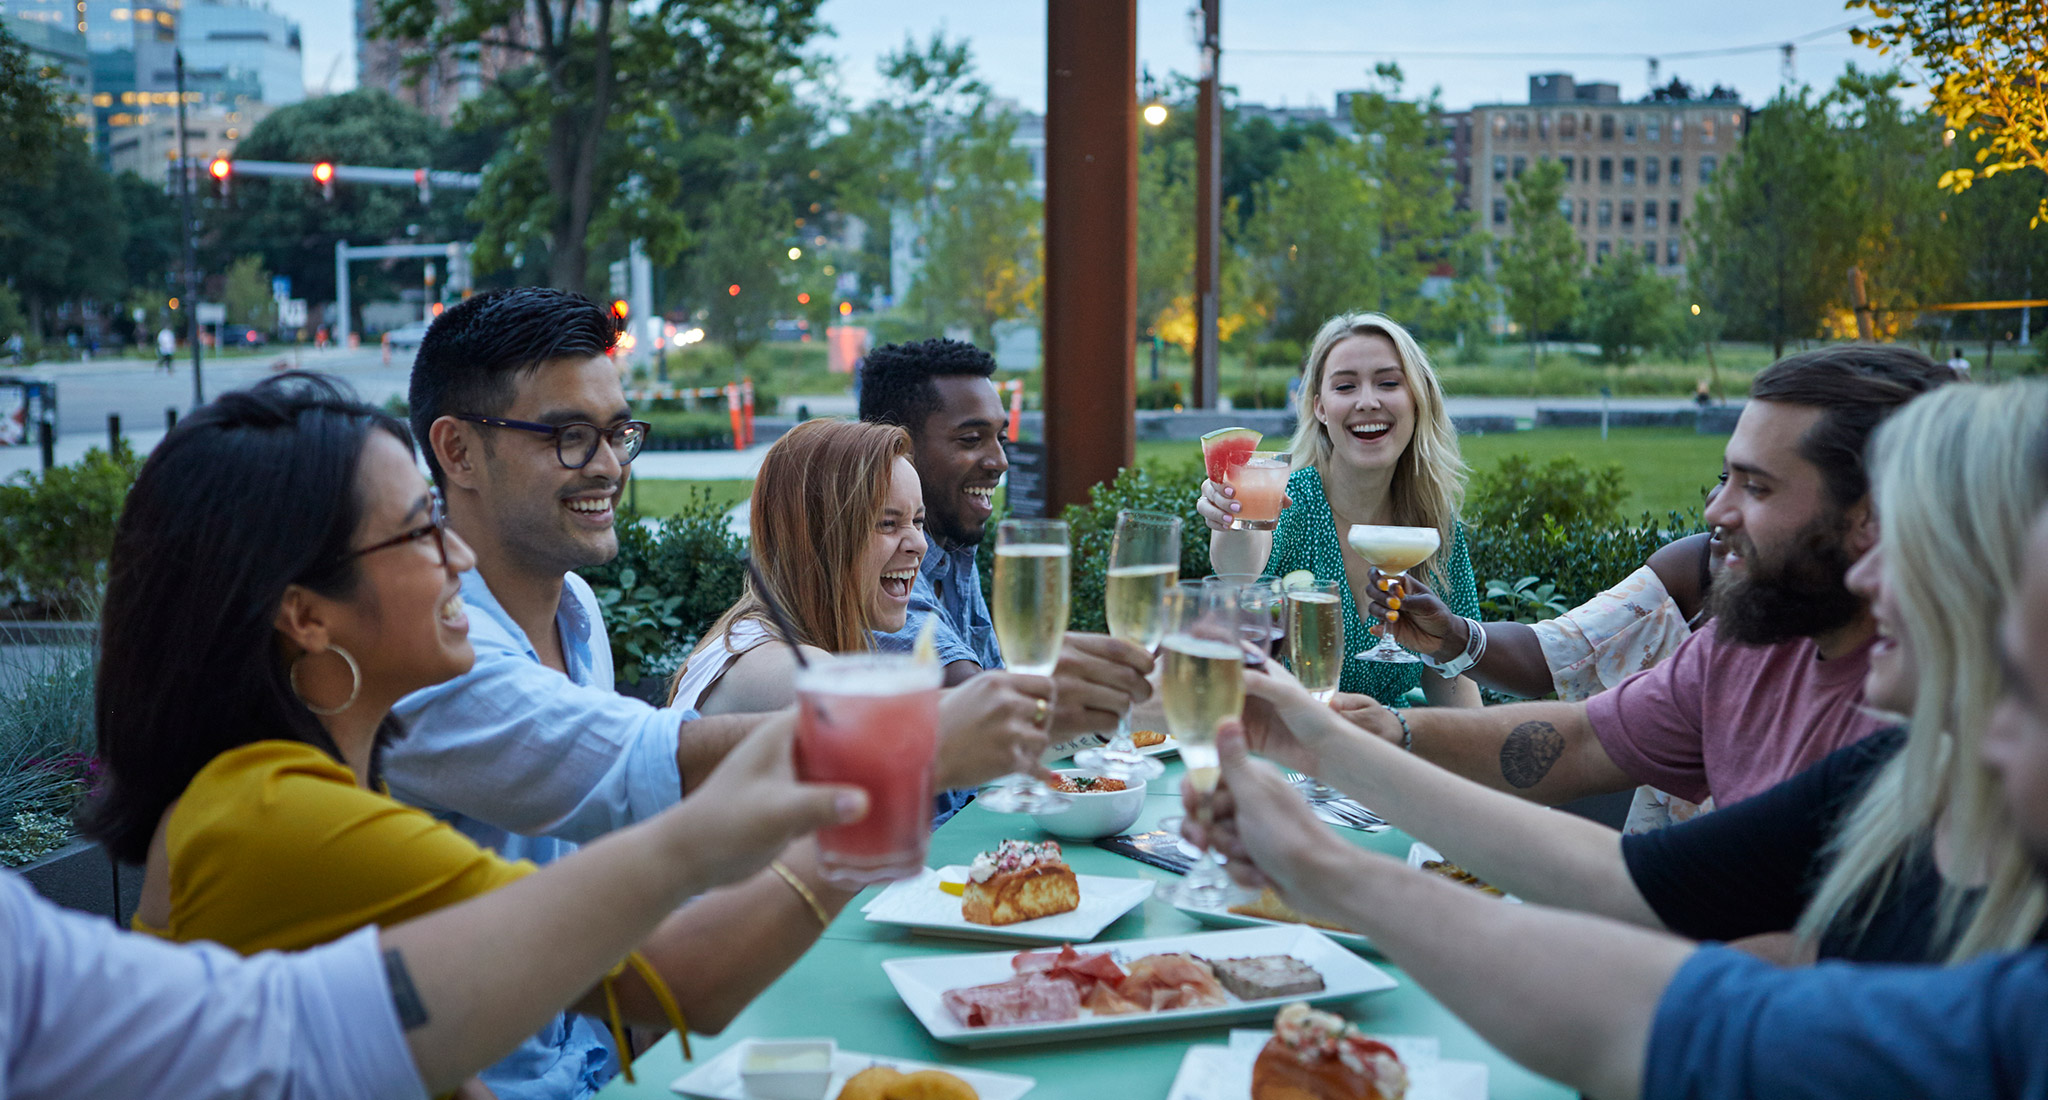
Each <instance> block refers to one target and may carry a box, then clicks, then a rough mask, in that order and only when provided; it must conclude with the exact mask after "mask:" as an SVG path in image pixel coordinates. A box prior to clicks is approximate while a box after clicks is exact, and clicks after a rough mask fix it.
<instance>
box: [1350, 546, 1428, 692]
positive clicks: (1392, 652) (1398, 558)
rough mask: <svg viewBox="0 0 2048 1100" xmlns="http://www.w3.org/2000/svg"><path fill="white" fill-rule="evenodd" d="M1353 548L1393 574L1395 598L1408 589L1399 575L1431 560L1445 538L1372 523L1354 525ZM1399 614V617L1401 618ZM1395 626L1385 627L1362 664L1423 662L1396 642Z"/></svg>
mask: <svg viewBox="0 0 2048 1100" xmlns="http://www.w3.org/2000/svg"><path fill="white" fill-rule="evenodd" d="M1349 537H1350V542H1351V548H1352V549H1353V550H1356V551H1358V556H1359V557H1362V558H1364V559H1365V560H1366V562H1367V563H1369V564H1370V565H1372V566H1373V568H1375V569H1378V570H1379V571H1380V572H1382V573H1388V574H1393V576H1390V577H1389V579H1388V582H1387V583H1388V584H1390V585H1392V586H1393V587H1392V588H1391V589H1390V590H1389V591H1390V592H1391V593H1392V595H1394V596H1397V597H1398V596H1399V595H1401V593H1402V592H1405V591H1407V589H1406V588H1405V587H1404V586H1402V584H1401V582H1402V580H1403V579H1404V578H1403V577H1401V576H1400V575H1399V574H1402V573H1405V572H1407V571H1408V570H1410V569H1413V568H1415V567H1416V566H1418V565H1421V564H1422V563H1423V562H1426V561H1428V560H1429V557H1430V555H1431V554H1434V553H1436V552H1437V548H1438V547H1440V546H1442V545H1443V536H1442V535H1440V534H1438V533H1437V529H1436V528H1434V527H1386V526H1380V525H1376V524H1370V523H1357V524H1353V525H1352V527H1351V532H1350V536H1349ZM1399 613H1400V612H1399V610H1398V609H1396V610H1395V614H1397V615H1398V614H1399ZM1393 625H1394V624H1393V623H1392V622H1388V623H1386V624H1385V625H1383V626H1382V627H1381V632H1380V644H1379V645H1376V646H1374V647H1373V648H1371V649H1368V650H1366V651H1365V652H1363V653H1360V654H1359V655H1358V659H1359V660H1361V661H1384V662H1386V663H1388V664H1396V665H1412V664H1414V663H1415V662H1417V661H1420V660H1421V659H1422V658H1420V657H1417V656H1416V655H1415V654H1413V653H1410V652H1408V651H1407V650H1405V649H1403V648H1401V646H1400V645H1398V644H1397V643H1396V642H1395V641H1394V630H1393Z"/></svg>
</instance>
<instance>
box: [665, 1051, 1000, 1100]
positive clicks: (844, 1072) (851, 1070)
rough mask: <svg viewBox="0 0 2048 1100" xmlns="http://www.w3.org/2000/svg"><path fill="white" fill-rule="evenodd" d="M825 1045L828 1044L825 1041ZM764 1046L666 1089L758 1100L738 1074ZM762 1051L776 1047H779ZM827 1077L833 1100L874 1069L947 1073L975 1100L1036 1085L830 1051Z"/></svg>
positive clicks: (714, 1099) (721, 1058) (732, 1054)
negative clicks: (829, 1075) (854, 1080)
mask: <svg viewBox="0 0 2048 1100" xmlns="http://www.w3.org/2000/svg"><path fill="white" fill-rule="evenodd" d="M826 1042H827V1043H828V1044H829V1040H828V1041H826ZM762 1045H764V1044H763V1043H761V1042H759V1041H756V1040H749V1041H747V1042H744V1043H734V1044H733V1045H732V1046H729V1047H727V1048H725V1050H724V1051H723V1052H721V1053H720V1054H719V1055H718V1056H717V1057H716V1058H713V1059H711V1060H710V1061H708V1062H705V1063H704V1064H703V1065H700V1066H698V1067H696V1068H695V1069H693V1070H691V1071H690V1072H688V1073H686V1074H684V1075H682V1076H681V1077H678V1078H676V1079H675V1080H674V1081H672V1082H670V1083H669V1086H668V1087H669V1089H670V1090H671V1091H674V1092H679V1093H682V1094H683V1095H684V1096H692V1097H698V1098H700V1100H760V1093H759V1092H756V1091H751V1090H749V1088H748V1087H747V1083H746V1082H745V1081H744V1080H742V1079H741V1075H740V1071H741V1069H742V1068H743V1067H745V1065H746V1064H747V1055H748V1052H749V1051H751V1050H754V1049H756V1048H758V1047H760V1046H762ZM765 1045H773V1046H781V1045H785V1044H783V1043H779V1042H778V1043H772V1044H765ZM830 1066H831V1070H830V1072H831V1077H830V1079H829V1081H828V1083H827V1084H826V1085H825V1087H824V1091H823V1092H822V1093H820V1094H819V1095H821V1096H825V1097H837V1096H839V1095H840V1094H841V1093H842V1092H844V1091H845V1089H846V1083H847V1081H849V1080H851V1079H852V1078H853V1076H854V1075H855V1074H858V1073H860V1072H861V1071H862V1070H865V1069H869V1068H872V1067H875V1066H882V1067H885V1068H888V1069H893V1070H895V1071H897V1072H898V1073H904V1074H910V1073H918V1072H921V1071H924V1070H940V1071H943V1072H945V1073H950V1074H952V1075H953V1076H955V1077H958V1078H959V1079H960V1080H962V1081H964V1082H966V1083H967V1087H969V1088H971V1089H973V1090H974V1093H975V1095H976V1096H977V1097H978V1098H979V1100H1019V1098H1020V1097H1022V1096H1023V1095H1024V1094H1025V1093H1028V1092H1030V1091H1031V1090H1032V1088H1033V1087H1035V1086H1036V1085H1037V1084H1038V1081H1037V1079H1036V1078H1032V1077H1020V1076H1018V1075H1017V1074H1014V1073H992V1072H990V1071H988V1070H979V1069H966V1068H964V1067H961V1066H942V1065H935V1064H933V1063H931V1062H913V1061H911V1060H910V1059H908V1058H884V1057H882V1056H881V1055H878V1054H860V1053H857V1052H855V1051H850V1050H839V1049H837V1048H836V1047H834V1048H833V1049H832V1052H831V1055H830Z"/></svg>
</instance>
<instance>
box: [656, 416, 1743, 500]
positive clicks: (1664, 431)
mask: <svg viewBox="0 0 2048 1100" xmlns="http://www.w3.org/2000/svg"><path fill="white" fill-rule="evenodd" d="M1725 442H1726V438H1725V437H1723V436H1718V435H1700V434H1698V433H1696V432H1692V431H1688V430H1686V429H1683V428H1618V429H1615V430H1614V431H1611V432H1609V433H1608V437H1607V439H1606V440H1605V441H1604V442H1603V441H1602V440H1601V438H1600V429H1598V428H1545V429H1542V430H1540V431H1526V432H1514V433H1511V434H1510V433H1501V434H1495V435H1468V436H1465V437H1464V438H1463V439H1461V440H1460V441H1459V444H1460V446H1461V447H1462V448H1463V449H1464V453H1465V461H1466V462H1467V463H1469V464H1471V465H1472V466H1473V467H1474V468H1484V467H1487V466H1491V465H1492V464H1493V463H1494V462H1496V461H1498V460H1499V459H1500V458H1501V457H1502V456H1504V455H1508V454H1512V453H1514V452H1516V451H1521V452H1524V453H1526V454H1528V455H1529V457H1530V458H1531V459H1533V460H1535V461H1537V462H1539V463H1540V462H1548V461H1549V460H1551V459H1552V458H1555V457H1557V456H1559V455H1571V456H1573V457H1575V458H1577V459H1578V460H1579V461H1581V462H1584V463H1588V464H1596V463H1606V462H1612V463H1616V464H1618V465H1620V466H1621V468H1622V471H1623V479H1624V483H1625V484H1627V485H1628V487H1629V497H1628V500H1627V501H1626V502H1624V503H1623V505H1622V514H1623V515H1625V516H1628V517H1631V518H1633V517H1634V516H1636V515H1637V514H1639V513H1642V512H1649V513H1651V514H1653V515H1659V516H1661V515H1663V514H1664V513H1665V512H1667V511H1671V510H1673V509H1677V510H1679V511H1685V510H1686V509H1689V508H1697V507H1699V506H1700V499H1701V496H1702V494H1704V493H1705V492H1706V489H1707V486H1709V485H1712V484H1713V483H1714V475H1715V474H1716V473H1718V472H1719V471H1720V469H1721V447H1722V445H1723V443H1725ZM1200 456H1201V446H1200V444H1197V443H1194V442H1192V441H1190V442H1186V443H1166V442H1144V443H1139V444H1138V445H1137V461H1138V463H1139V464H1140V465H1180V464H1183V463H1187V464H1193V463H1195V462H1196V461H1198V460H1199V458H1200ZM636 484H637V485H638V486H639V488H638V490H637V492H638V493H639V501H640V510H641V511H642V512H644V513H646V514H648V515H652V516H662V515H668V514H670V513H672V512H675V511H676V510H677V509H679V508H680V507H682V505H683V503H684V502H685V501H686V500H688V499H689V494H690V493H691V492H692V491H693V490H694V489H697V488H699V487H701V488H703V489H705V490H708V491H709V492H710V493H711V495H712V499H713V500H715V501H717V502H718V504H719V505H720V506H721V507H729V506H731V505H734V504H738V503H740V502H741V501H744V500H746V499H747V495H748V494H749V493H751V492H753V489H754V483H753V482H752V481H751V480H730V481H679V480H663V479H659V478H641V479H636Z"/></svg>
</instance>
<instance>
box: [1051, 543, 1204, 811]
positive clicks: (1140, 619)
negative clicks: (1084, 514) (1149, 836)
mask: <svg viewBox="0 0 2048 1100" xmlns="http://www.w3.org/2000/svg"><path fill="white" fill-rule="evenodd" d="M1180 532H1181V521H1180V517H1178V516H1169V515H1167V514H1165V513H1163V512H1139V511H1133V510H1131V509H1128V508H1127V509H1125V510H1123V511H1121V512H1118V513H1117V514H1116V534H1115V535H1114V536H1112V537H1111V539H1110V543H1109V576H1108V579H1107V580H1106V581H1105V583H1104V586H1103V596H1102V606H1103V610H1104V611H1105V613H1106V616H1107V618H1108V619H1109V635H1110V637H1112V638H1116V639H1119V640H1121V641H1126V642H1129V643H1131V644H1132V645H1134V646H1137V647H1138V648H1139V649H1142V650H1145V651H1146V652H1148V653H1149V652H1151V651H1152V650H1155V649H1157V648H1159V642H1160V639H1161V638H1163V637H1164V636H1165V635H1166V593H1167V590H1168V589H1170V588H1172V587H1173V586H1174V585H1175V584H1176V583H1178V582H1179V580H1180ZM1074 763H1075V764H1077V765H1079V766H1080V767H1083V768H1087V769H1088V770H1089V771H1092V772H1094V773H1096V774H1097V775H1106V776H1110V777H1112V778H1115V779H1157V778H1159V776H1160V775H1162V774H1164V773H1165V771H1166V767H1165V765H1162V764H1161V763H1160V762H1159V761H1157V760H1154V759H1152V758H1151V757H1149V756H1146V755H1144V754H1143V753H1140V752H1139V751H1138V746H1137V745H1136V744H1135V743H1133V742H1132V741H1131V715H1130V712H1129V711H1128V710H1126V711H1125V712H1124V713H1123V715H1122V716H1121V717H1120V718H1118V719H1117V724H1116V736H1115V737H1113V738H1111V739H1110V742H1109V745H1108V747H1106V748H1092V749H1083V750H1082V751H1080V752H1078V753H1075V754H1074Z"/></svg>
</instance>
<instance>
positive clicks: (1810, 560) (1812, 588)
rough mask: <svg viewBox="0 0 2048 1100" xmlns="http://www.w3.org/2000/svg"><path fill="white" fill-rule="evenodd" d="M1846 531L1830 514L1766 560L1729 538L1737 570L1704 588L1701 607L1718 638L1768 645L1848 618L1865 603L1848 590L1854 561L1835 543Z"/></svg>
mask: <svg viewBox="0 0 2048 1100" xmlns="http://www.w3.org/2000/svg"><path fill="white" fill-rule="evenodd" d="M1847 526H1848V524H1847V517H1845V516H1844V515H1843V514H1842V513H1841V512H1840V511H1831V512H1830V513H1829V514H1827V515H1825V516H1821V517H1820V518H1818V519H1816V520H1814V521H1813V522H1812V523H1809V524H1807V525H1806V526H1805V527H1802V528H1800V529H1799V531H1798V532H1797V533H1796V534H1794V535H1793V536H1792V538H1791V539H1790V540H1789V542H1788V545H1786V546H1785V547H1784V548H1783V549H1782V550H1780V551H1779V552H1777V553H1775V554H1773V555H1772V556H1771V557H1770V558H1768V559H1766V558H1764V557H1762V556H1760V555H1759V554H1758V553H1757V547H1756V544H1755V543H1754V542H1752V541H1750V540H1749V538H1748V537H1747V536H1745V535H1741V534H1737V535H1734V536H1732V539H1731V543H1732V547H1733V549H1734V550H1735V551H1736V552H1737V553H1738V554H1739V555H1741V558H1742V562H1743V567H1742V568H1741V569H1740V570H1739V571H1728V570H1723V571H1722V572H1721V573H1720V574H1719V575H1718V576H1716V577H1715V578H1714V583H1713V587H1711V588H1709V589H1708V590H1707V610H1708V612H1710V613H1711V614H1712V616H1713V619H1714V622H1715V623H1716V624H1717V626H1716V629H1717V630H1718V631H1719V632H1720V634H1721V636H1722V637H1725V638H1727V639H1728V640H1729V641H1732V642H1735V643H1737V644H1740V645H1776V644H1778V643H1779V642H1789V641H1792V640H1794V639H1796V638H1811V637H1814V636H1815V635H1819V634H1825V633H1827V632H1828V631H1831V630H1836V629H1839V628H1841V627H1844V626H1847V625H1848V624H1849V623H1851V622H1853V621H1855V619H1856V617H1857V616H1858V615H1861V614H1863V612H1864V610H1865V608H1866V606H1867V605H1866V604H1865V603H1864V600H1863V597H1861V596H1858V595H1857V594H1856V593H1854V592H1851V591H1849V586H1848V583H1847V578H1848V575H1849V567H1850V566H1851V565H1853V564H1855V561H1854V559H1853V558H1851V557H1850V556H1849V552H1848V551H1847V550H1845V549H1844V548H1843V546H1842V535H1843V533H1844V531H1845V530H1846V529H1847Z"/></svg>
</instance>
